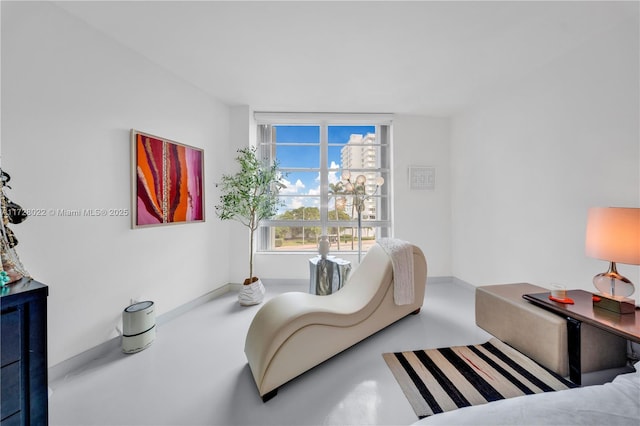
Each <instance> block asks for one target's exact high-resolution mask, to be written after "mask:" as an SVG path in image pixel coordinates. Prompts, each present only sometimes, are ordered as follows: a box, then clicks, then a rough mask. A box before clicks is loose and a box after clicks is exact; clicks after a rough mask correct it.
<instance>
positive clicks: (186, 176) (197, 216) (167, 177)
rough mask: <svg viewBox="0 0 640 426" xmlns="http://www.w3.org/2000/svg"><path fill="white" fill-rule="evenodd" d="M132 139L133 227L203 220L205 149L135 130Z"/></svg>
mask: <svg viewBox="0 0 640 426" xmlns="http://www.w3.org/2000/svg"><path fill="white" fill-rule="evenodd" d="M132 141H133V146H134V147H135V150H134V154H135V183H136V184H135V188H134V190H135V200H134V210H135V215H134V222H133V226H134V227H138V226H149V225H160V224H166V223H182V222H198V221H203V220H204V205H203V198H204V194H203V182H202V176H203V151H202V150H201V149H197V148H193V147H190V146H187V145H183V144H179V143H176V142H172V141H169V140H167V139H163V138H159V137H157V136H152V135H149V134H146V133H142V132H138V131H135V130H133V131H132Z"/></svg>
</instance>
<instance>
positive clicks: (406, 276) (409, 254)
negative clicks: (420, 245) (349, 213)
mask: <svg viewBox="0 0 640 426" xmlns="http://www.w3.org/2000/svg"><path fill="white" fill-rule="evenodd" d="M377 242H378V244H380V247H382V248H383V249H384V251H385V252H387V254H388V255H389V257H390V258H391V265H392V266H393V300H394V302H395V303H396V305H409V304H411V303H413V299H414V294H413V245H412V244H411V243H408V242H406V241H402V240H398V239H394V238H380V239H379V240H378V241H377Z"/></svg>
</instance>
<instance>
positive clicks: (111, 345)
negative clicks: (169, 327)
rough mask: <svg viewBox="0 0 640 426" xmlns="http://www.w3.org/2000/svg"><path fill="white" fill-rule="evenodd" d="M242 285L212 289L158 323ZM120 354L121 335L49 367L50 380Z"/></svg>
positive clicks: (160, 319) (166, 313)
mask: <svg viewBox="0 0 640 426" xmlns="http://www.w3.org/2000/svg"><path fill="white" fill-rule="evenodd" d="M240 286H241V284H233V283H228V284H225V285H223V286H222V287H220V288H217V289H215V290H212V291H210V292H208V293H206V294H204V295H202V296H200V297H198V298H197V299H194V300H192V301H191V302H187V303H185V304H184V305H181V306H178V307H177V308H175V309H172V310H171V311H168V312H165V313H164V314H162V315H159V316H158V317H157V318H156V325H158V326H160V325H162V324H165V323H167V322H168V321H171V320H172V319H174V318H177V317H179V316H180V315H182V314H184V313H186V312H188V311H190V310H192V309H194V308H195V307H197V306H200V305H202V304H205V303H207V302H209V301H211V300H213V299H215V298H217V297H220V296H222V295H223V294H225V293H227V292H229V291H238V290H239V289H240ZM120 356H127V355H124V354H123V353H122V344H121V337H120V336H117V337H113V338H111V339H109V340H107V341H106V342H103V343H101V344H99V345H97V346H94V347H93V348H91V349H87V350H86V351H84V352H82V353H80V354H78V355H75V356H73V357H71V358H69V359H66V360H64V361H62V362H60V363H58V364H56V365H53V366H51V367H49V368H48V374H49V382H50V383H51V382H53V381H56V380H59V379H62V378H64V377H65V376H67V375H69V374H70V373H72V372H77V371H79V370H82V368H83V367H84V366H85V365H87V364H89V363H90V362H91V363H95V361H96V360H103V361H104V362H108V361H110V360H111V359H112V358H114V357H120Z"/></svg>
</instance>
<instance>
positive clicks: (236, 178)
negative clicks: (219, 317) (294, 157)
mask: <svg viewBox="0 0 640 426" xmlns="http://www.w3.org/2000/svg"><path fill="white" fill-rule="evenodd" d="M236 162H237V163H238V164H239V165H240V171H238V172H237V173H236V174H234V175H223V176H222V182H221V183H220V187H221V191H222V194H221V195H220V204H218V205H217V206H216V214H217V216H218V217H219V218H220V219H222V220H228V219H233V220H236V221H238V222H240V223H242V224H243V225H244V226H246V227H247V228H249V231H250V232H249V247H250V248H249V278H247V279H245V280H244V284H243V286H242V288H241V290H240V293H239V294H238V301H239V302H240V304H241V305H244V306H248V305H255V304H258V303H260V302H262V300H263V298H264V292H265V289H264V285H263V284H262V281H261V280H260V279H259V278H257V277H254V276H253V252H254V233H255V231H256V230H257V229H258V226H259V224H260V221H261V220H262V219H266V218H269V217H272V216H273V215H275V214H276V213H277V210H278V207H279V206H280V205H281V203H280V200H279V198H278V193H279V191H280V189H282V188H284V187H285V186H284V185H283V184H282V183H281V182H280V174H279V172H278V165H277V163H276V162H273V163H272V164H271V165H270V166H265V165H264V164H263V163H262V162H261V161H260V159H259V158H258V156H257V155H256V148H255V147H247V148H242V149H239V150H238V156H237V157H236Z"/></svg>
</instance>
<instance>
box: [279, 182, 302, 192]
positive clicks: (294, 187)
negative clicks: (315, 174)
mask: <svg viewBox="0 0 640 426" xmlns="http://www.w3.org/2000/svg"><path fill="white" fill-rule="evenodd" d="M280 182H282V183H283V184H284V185H285V186H286V188H282V189H281V190H280V194H284V195H292V194H298V193H300V190H301V189H304V188H305V186H304V183H303V182H302V181H301V180H300V179H298V180H297V181H296V183H295V184H292V183H291V182H289V181H288V180H286V179H284V178H282V179H280Z"/></svg>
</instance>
